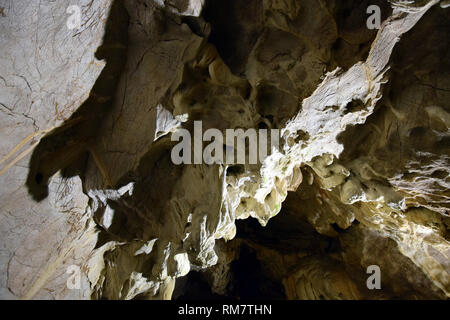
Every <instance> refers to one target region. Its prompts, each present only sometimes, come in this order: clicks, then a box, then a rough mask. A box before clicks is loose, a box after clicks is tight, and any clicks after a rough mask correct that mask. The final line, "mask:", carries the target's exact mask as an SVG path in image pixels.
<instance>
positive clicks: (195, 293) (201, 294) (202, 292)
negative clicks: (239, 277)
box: [172, 271, 233, 301]
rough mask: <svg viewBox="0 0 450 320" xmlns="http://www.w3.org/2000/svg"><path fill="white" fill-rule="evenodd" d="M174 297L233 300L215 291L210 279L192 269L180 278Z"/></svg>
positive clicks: (180, 299)
mask: <svg viewBox="0 0 450 320" xmlns="http://www.w3.org/2000/svg"><path fill="white" fill-rule="evenodd" d="M172 297H173V300H175V301H193V300H194V301H195V300H222V301H223V300H233V299H232V298H230V297H227V296H221V295H218V294H215V293H213V292H212V291H211V287H210V285H209V284H208V281H207V280H206V279H205V277H204V276H203V274H202V273H201V272H198V271H191V272H189V273H188V274H187V275H186V276H184V277H182V278H178V279H177V281H176V285H175V289H174V291H173V295H172Z"/></svg>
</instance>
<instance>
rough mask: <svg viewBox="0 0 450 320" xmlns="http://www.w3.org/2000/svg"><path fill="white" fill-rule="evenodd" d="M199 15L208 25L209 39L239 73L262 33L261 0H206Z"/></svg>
mask: <svg viewBox="0 0 450 320" xmlns="http://www.w3.org/2000/svg"><path fill="white" fill-rule="evenodd" d="M202 15H203V17H204V19H205V21H206V22H208V23H210V24H211V34H210V36H209V39H208V41H209V42H210V43H212V44H213V45H214V46H215V47H216V48H217V51H218V52H219V54H220V56H221V57H222V59H223V61H224V62H225V63H226V64H227V65H228V67H229V68H230V69H231V71H232V72H233V73H234V74H236V75H242V74H243V72H244V71H245V65H246V64H247V60H248V56H249V54H250V52H251V50H252V49H253V46H254V45H255V44H256V41H257V40H258V37H259V35H260V33H261V32H262V27H263V25H262V22H263V6H262V1H260V0H246V1H241V0H208V1H206V3H205V7H204V9H203V12H202Z"/></svg>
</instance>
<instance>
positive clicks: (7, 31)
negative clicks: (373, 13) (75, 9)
mask: <svg viewBox="0 0 450 320" xmlns="http://www.w3.org/2000/svg"><path fill="white" fill-rule="evenodd" d="M70 5H72V3H69V1H66V0H64V1H58V2H44V3H39V4H38V3H31V2H29V1H24V0H19V1H7V0H0V9H1V14H0V30H1V32H0V39H1V43H2V48H1V49H0V50H1V52H2V55H1V60H0V66H1V67H0V114H1V116H0V135H1V137H2V139H0V159H1V160H0V207H1V209H0V213H1V215H0V219H1V220H0V221H1V222H0V226H1V242H0V243H1V248H0V298H2V299H17V298H22V299H171V298H175V299H176V298H180V299H183V298H189V297H191V298H195V297H199V298H200V297H205V296H206V297H213V296H215V297H222V298H225V297H227V298H230V297H231V298H255V297H257V298H273V299H285V298H288V299H398V298H400V299H448V298H449V297H450V236H449V235H450V234H449V228H450V217H449V210H450V192H449V190H450V177H449V172H450V143H449V142H450V131H449V127H450V104H449V101H450V72H449V71H450V56H449V54H450V53H449V50H448V49H449V47H450V46H449V38H448V31H449V30H450V19H449V14H450V11H449V9H448V8H447V7H448V4H447V1H439V0H424V1H415V2H412V1H402V0H391V1H385V0H373V1H366V0H364V1H356V0H355V1H345V2H344V1H336V0H332V1H328V0H327V1H322V0H319V1H317V0H285V1H278V0H264V1H263V0H248V1H240V0H134V1H131V0H123V1H120V0H115V1H113V0H99V1H87V0H80V1H79V7H80V8H81V24H80V28H75V29H71V28H68V26H67V23H66V22H67V19H68V18H69V14H68V13H67V12H66V9H67V8H68V7H69V6H70ZM370 5H377V6H378V7H379V8H380V9H381V18H382V19H381V20H382V24H381V26H380V29H379V30H373V29H369V28H368V27H367V25H366V19H367V18H368V14H367V12H366V9H367V8H368V6H370ZM194 121H202V125H203V130H207V129H210V128H216V129H218V130H220V131H222V132H224V133H225V131H226V129H238V128H241V129H250V128H256V129H258V128H265V129H279V130H280V133H281V134H280V146H279V148H278V149H272V150H271V152H270V154H269V155H268V156H267V157H265V158H264V159H262V161H261V163H259V164H256V165H254V164H245V165H244V164H242V165H241V164H234V165H233V164H228V165H226V164H213V165H208V164H205V163H203V164H182V165H175V164H174V163H173V161H172V159H171V151H172V148H173V147H174V145H175V144H176V142H175V141H172V140H173V139H172V136H173V135H174V134H176V133H177V132H180V130H182V129H187V130H189V131H190V132H193V127H194ZM373 265H376V266H378V267H379V268H380V270H381V289H379V290H370V289H369V288H368V286H367V283H366V280H367V278H368V277H369V276H370V274H367V268H368V267H369V266H373ZM71 267H75V269H74V270H79V271H80V274H79V275H80V277H79V280H80V281H79V287H78V288H75V289H74V288H72V287H70V286H68V285H67V284H68V278H69V277H71V276H72V275H71V274H70V272H69V273H67V271H68V268H69V269H70V268H71ZM69 280H70V279H69Z"/></svg>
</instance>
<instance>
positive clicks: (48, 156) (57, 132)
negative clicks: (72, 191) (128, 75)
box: [26, 0, 129, 201]
mask: <svg viewBox="0 0 450 320" xmlns="http://www.w3.org/2000/svg"><path fill="white" fill-rule="evenodd" d="M128 23H129V17H128V13H127V11H126V9H125V7H124V6H123V3H122V1H118V0H117V1H114V2H113V3H112V5H111V8H110V12H109V17H108V21H107V22H106V26H105V34H104V37H103V42H102V45H101V46H100V47H99V48H98V49H97V51H96V52H95V57H96V58H97V59H99V60H105V67H104V68H103V70H102V72H101V74H100V76H99V77H98V79H97V81H96V82H95V84H94V86H93V88H92V90H91V92H90V94H89V98H88V99H87V100H86V101H85V102H84V103H83V104H82V105H81V106H80V107H79V108H78V110H77V111H76V112H75V113H74V114H73V115H72V116H71V117H70V118H69V119H68V120H66V121H65V122H64V123H63V124H62V125H61V126H59V127H58V128H56V129H54V130H53V131H52V132H50V133H48V134H47V135H46V136H45V137H43V138H42V140H41V141H40V143H39V144H38V146H37V147H36V148H35V150H34V151H33V154H32V156H31V159H30V170H29V172H28V177H27V181H26V186H27V188H28V191H29V193H30V194H31V195H32V197H33V198H34V199H35V200H36V201H41V200H43V199H45V198H46V197H47V196H48V182H49V179H50V178H51V177H52V176H53V175H54V174H55V173H56V172H58V171H59V170H61V173H62V175H63V176H64V177H73V176H75V175H82V174H83V171H84V170H83V169H84V166H85V164H86V160H87V159H88V157H89V151H88V150H89V145H90V144H91V143H92V142H93V141H94V140H95V139H96V135H97V132H98V130H99V128H100V124H101V123H102V121H103V119H104V118H105V116H106V115H107V113H108V112H110V111H111V108H112V106H113V101H114V95H115V91H116V88H117V85H118V83H119V79H120V75H121V73H122V71H123V69H124V66H125V63H126V59H127V42H128Z"/></svg>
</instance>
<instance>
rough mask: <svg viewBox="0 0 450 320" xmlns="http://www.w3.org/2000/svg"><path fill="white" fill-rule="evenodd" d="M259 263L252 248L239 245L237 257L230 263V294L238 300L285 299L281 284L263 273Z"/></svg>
mask: <svg viewBox="0 0 450 320" xmlns="http://www.w3.org/2000/svg"><path fill="white" fill-rule="evenodd" d="M261 263H262V262H261V261H259V260H258V258H257V256H256V252H255V251H254V250H252V249H250V248H249V247H248V246H246V245H243V246H241V248H240V254H239V258H238V259H237V260H235V261H233V262H232V263H231V272H232V274H233V280H232V282H231V283H230V288H229V291H230V296H232V297H236V298H238V299H240V300H241V299H242V300H252V299H270V300H284V299H286V294H285V292H284V286H283V284H281V283H279V282H277V281H274V280H272V279H270V278H269V277H268V276H267V275H265V274H264V272H263V270H262V269H263V268H262V266H261Z"/></svg>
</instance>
